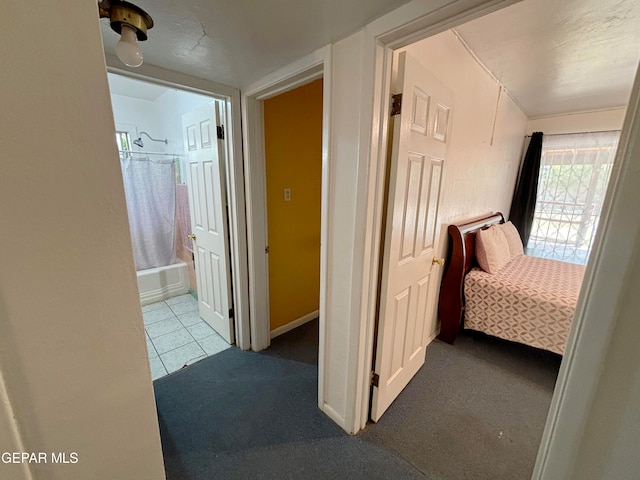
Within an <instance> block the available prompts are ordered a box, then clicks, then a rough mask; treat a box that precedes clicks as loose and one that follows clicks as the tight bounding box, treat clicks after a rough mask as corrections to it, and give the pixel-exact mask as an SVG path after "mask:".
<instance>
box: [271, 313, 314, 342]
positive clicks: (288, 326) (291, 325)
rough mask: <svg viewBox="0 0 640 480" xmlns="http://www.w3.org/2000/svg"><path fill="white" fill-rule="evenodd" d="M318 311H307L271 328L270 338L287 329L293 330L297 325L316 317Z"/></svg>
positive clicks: (285, 331)
mask: <svg viewBox="0 0 640 480" xmlns="http://www.w3.org/2000/svg"><path fill="white" fill-rule="evenodd" d="M319 314H320V311H318V310H316V311H315V312H311V313H307V314H306V315H304V316H303V317H300V318H298V319H296V320H292V321H291V322H289V323H287V324H286V325H282V326H281V327H278V328H274V329H273V330H271V338H276V337H277V336H278V335H282V334H283V333H287V332H288V331H289V330H293V329H294V328H297V327H299V326H300V325H304V324H305V323H307V322H310V321H311V320H315V319H316V318H318V315H319Z"/></svg>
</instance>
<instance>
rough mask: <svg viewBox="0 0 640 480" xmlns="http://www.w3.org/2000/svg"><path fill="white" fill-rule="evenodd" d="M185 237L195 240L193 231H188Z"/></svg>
mask: <svg viewBox="0 0 640 480" xmlns="http://www.w3.org/2000/svg"><path fill="white" fill-rule="evenodd" d="M187 237H189V238H190V239H191V240H195V239H196V236H195V234H193V233H190V234H189V235H187Z"/></svg>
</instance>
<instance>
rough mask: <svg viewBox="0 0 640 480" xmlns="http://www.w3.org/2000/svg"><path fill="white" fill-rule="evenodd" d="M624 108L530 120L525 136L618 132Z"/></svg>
mask: <svg viewBox="0 0 640 480" xmlns="http://www.w3.org/2000/svg"><path fill="white" fill-rule="evenodd" d="M625 111H626V108H624V107H622V108H613V109H611V110H600V111H597V112H580V113H572V114H569V115H554V116H552V117H540V118H532V119H530V120H529V121H528V122H527V135H531V134H532V133H533V132H543V133H547V134H550V133H581V132H598V131H600V130H620V129H621V128H622V122H623V121H624V114H625Z"/></svg>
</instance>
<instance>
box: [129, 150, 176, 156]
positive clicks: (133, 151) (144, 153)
mask: <svg viewBox="0 0 640 480" xmlns="http://www.w3.org/2000/svg"><path fill="white" fill-rule="evenodd" d="M118 152H120V153H125V154H127V155H128V154H131V153H140V154H142V155H167V156H170V157H184V153H165V152H145V151H141V150H140V151H139V150H118Z"/></svg>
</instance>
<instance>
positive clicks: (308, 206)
mask: <svg viewBox="0 0 640 480" xmlns="http://www.w3.org/2000/svg"><path fill="white" fill-rule="evenodd" d="M264 129H265V153H266V167H267V168H266V177H267V218H268V235H269V240H268V242H269V250H270V251H269V305H270V309H269V313H270V317H271V330H273V329H275V328H278V327H281V326H283V325H286V324H287V323H289V322H291V321H293V320H297V319H298V318H300V317H303V316H304V315H307V314H309V313H312V312H314V311H316V310H318V304H319V292H320V190H321V183H322V181H321V172H322V80H316V81H314V82H312V83H309V84H307V85H304V86H302V87H299V88H297V89H295V90H291V91H289V92H286V93H283V94H282V95H279V96H277V97H274V98H271V99H268V100H266V101H265V102H264ZM285 188H290V189H291V201H289V202H285V201H284V189H285Z"/></svg>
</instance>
